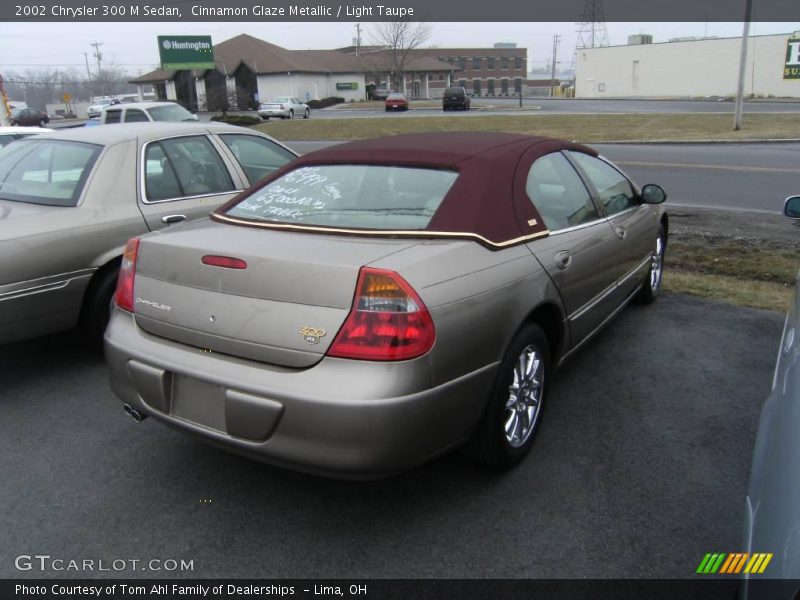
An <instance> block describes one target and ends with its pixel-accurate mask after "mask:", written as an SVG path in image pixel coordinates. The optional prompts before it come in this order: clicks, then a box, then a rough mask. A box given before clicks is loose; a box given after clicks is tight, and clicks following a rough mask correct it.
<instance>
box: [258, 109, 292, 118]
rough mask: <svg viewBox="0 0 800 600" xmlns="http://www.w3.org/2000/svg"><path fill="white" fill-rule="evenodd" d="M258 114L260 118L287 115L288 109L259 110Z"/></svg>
mask: <svg viewBox="0 0 800 600" xmlns="http://www.w3.org/2000/svg"><path fill="white" fill-rule="evenodd" d="M258 116H259V117H261V118H262V119H263V118H265V117H288V116H289V109H286V110H259V111H258Z"/></svg>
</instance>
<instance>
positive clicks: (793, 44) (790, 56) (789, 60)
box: [783, 34, 800, 79]
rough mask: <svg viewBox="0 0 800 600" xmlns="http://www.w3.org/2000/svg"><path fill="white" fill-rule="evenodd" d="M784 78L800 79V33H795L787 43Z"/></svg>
mask: <svg viewBox="0 0 800 600" xmlns="http://www.w3.org/2000/svg"><path fill="white" fill-rule="evenodd" d="M783 78H784V79H800V35H797V34H794V35H793V36H792V37H790V38H789V41H788V42H787V43H786V62H785V63H784V65H783Z"/></svg>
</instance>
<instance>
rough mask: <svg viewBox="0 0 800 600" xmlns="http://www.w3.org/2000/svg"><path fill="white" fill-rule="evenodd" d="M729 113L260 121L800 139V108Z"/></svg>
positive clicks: (326, 126)
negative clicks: (738, 125)
mask: <svg viewBox="0 0 800 600" xmlns="http://www.w3.org/2000/svg"><path fill="white" fill-rule="evenodd" d="M732 125H733V117H732V115H730V114H716V113H715V114H707V113H680V114H677V113H673V114H660V113H659V114H601V115H598V114H593V115H574V114H563V113H559V114H554V113H541V114H517V115H479V116H469V117H463V116H461V117H460V116H453V115H446V116H440V115H437V116H429V117H423V116H420V117H417V116H403V117H400V118H342V119H315V118H314V115H313V113H312V116H311V119H308V120H294V121H275V120H272V121H270V122H268V123H262V124H261V125H256V126H255V127H256V129H259V130H261V131H263V132H265V133H267V134H269V135H271V136H273V137H275V138H277V139H279V140H292V141H301V140H347V139H363V138H370V137H379V136H384V135H397V134H402V133H430V132H444V131H499V132H511V133H524V134H529V135H544V136H549V137H558V138H566V139H569V140H577V141H579V142H587V143H590V142H603V141H628V142H637V141H664V140H671V141H699V140H733V141H737V140H748V139H787V138H800V113H796V112H795V113H746V114H745V115H744V122H743V127H742V129H741V130H740V131H733V129H732Z"/></svg>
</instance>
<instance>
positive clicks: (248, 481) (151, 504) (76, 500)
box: [0, 295, 783, 578]
mask: <svg viewBox="0 0 800 600" xmlns="http://www.w3.org/2000/svg"><path fill="white" fill-rule="evenodd" d="M782 323H783V316H782V315H780V314H778V313H772V312H766V311H760V310H753V309H741V308H737V307H733V306H730V305H726V304H719V303H713V302H709V301H704V300H699V299H695V298H691V297H687V296H680V295H666V296H664V297H662V298H661V299H660V300H659V301H658V302H657V303H656V304H654V305H653V306H650V307H640V306H631V307H628V308H626V309H625V310H624V311H623V312H622V313H621V314H620V315H619V317H617V319H616V320H615V321H614V322H613V323H612V324H611V325H610V327H608V328H607V329H606V330H605V331H604V332H602V333H601V334H600V335H599V336H598V337H597V338H595V339H594V340H593V341H592V342H590V343H589V344H588V345H587V346H586V347H585V348H584V349H583V350H582V351H581V352H580V353H579V354H578V355H577V356H576V357H575V358H574V359H573V360H572V361H571V362H569V363H568V364H567V365H566V366H565V367H564V369H563V370H562V371H561V372H560V374H559V378H558V381H557V383H556V384H555V385H554V386H553V388H552V389H551V395H550V398H549V405H548V407H547V412H546V414H545V421H544V422H543V425H542V429H541V432H540V436H539V438H538V439H537V441H536V444H535V445H534V449H533V453H532V454H531V456H530V457H529V458H528V459H527V460H526V461H525V462H524V463H523V464H522V465H520V466H519V467H518V468H517V469H516V470H514V471H512V472H509V473H506V474H502V475H498V474H494V473H490V472H487V471H484V470H482V469H481V468H479V467H477V466H475V465H473V464H472V463H470V462H469V461H468V460H467V459H466V458H464V457H462V456H461V455H459V454H454V455H450V456H447V457H444V458H442V459H440V460H437V461H435V462H433V463H431V464H428V465H425V466H423V467H421V468H418V469H416V470H414V471H411V472H409V473H406V474H403V475H400V476H398V477H394V478H391V479H387V480H383V481H378V482H370V483H350V482H339V481H331V480H326V479H320V478H315V477H310V476H305V475H300V474H296V473H292V472H289V471H284V470H280V469H277V468H273V467H269V466H266V465H262V464H260V463H256V462H252V461H250V460H247V459H244V458H241V457H239V456H235V455H232V454H228V453H225V452H223V451H221V450H217V449H215V448H211V447H209V446H206V445H204V444H202V443H201V442H199V441H196V440H194V439H191V438H189V437H186V436H183V435H180V434H177V433H175V432H173V431H171V430H169V429H167V428H165V427H163V426H162V425H160V424H159V423H157V422H155V421H154V420H152V419H149V420H147V421H145V422H143V423H141V424H136V423H134V422H133V421H132V420H131V419H130V418H129V417H128V416H127V415H126V414H125V413H124V411H123V410H122V406H121V404H120V403H119V402H118V401H117V400H116V398H115V397H113V395H112V393H111V392H110V389H109V386H108V382H107V379H106V375H105V368H104V364H103V361H102V358H101V357H100V356H98V355H97V354H93V353H92V352H91V351H89V350H87V349H84V348H83V347H82V346H81V345H80V344H79V342H78V340H77V338H76V336H75V334H72V333H70V334H64V335H58V336H52V337H48V338H42V339H39V340H33V341H29V342H22V343H17V344H13V345H8V346H3V347H0V412H2V415H3V418H2V419H0V480H2V482H3V483H2V485H1V486H0V506H3V507H4V509H3V510H2V511H0V531H2V532H3V534H2V539H3V544H2V547H1V548H0V578H7V577H42V576H44V577H86V576H89V577H98V576H106V575H109V576H122V577H137V576H142V577H160V576H171V577H175V576H178V577H180V576H187V577H199V578H211V577H266V578H273V577H303V578H306V577H323V578H325V577H373V578H390V577H398V578H418V577H442V578H461V577H467V578H523V577H524V578H543V577H575V578H605V577H611V578H629V577H630V578H637V577H659V578H683V577H690V576H692V574H693V573H694V570H695V569H696V567H697V564H698V563H699V561H700V560H701V559H702V557H703V555H704V554H705V553H706V552H711V551H730V552H733V551H738V550H741V549H742V547H741V546H742V542H741V525H742V516H743V508H744V496H745V490H746V482H747V476H748V472H749V467H750V456H751V451H752V445H753V441H754V437H755V430H756V425H757V421H758V414H759V410H760V407H761V404H762V402H763V400H764V398H765V397H766V395H767V393H768V390H769V386H770V382H771V376H772V367H773V364H774V360H775V353H776V351H777V350H776V349H777V345H778V341H779V338H780V330H781V326H782ZM37 553H38V554H48V555H50V556H52V557H54V558H55V557H58V558H62V559H65V560H72V559H76V560H81V559H94V560H99V559H102V560H106V561H111V560H114V559H126V560H132V559H137V560H143V561H146V560H150V559H162V560H164V559H176V560H181V559H184V560H193V565H194V570H193V571H192V572H187V573H181V572H170V573H165V572H163V571H162V572H152V571H151V572H147V573H139V572H137V571H123V572H117V573H98V572H94V573H92V572H89V573H86V572H83V573H80V572H79V573H75V572H66V571H60V572H55V571H45V572H44V573H42V572H39V571H37V570H32V571H24V572H20V571H18V570H17V569H16V568H15V566H14V557H16V556H17V555H20V554H37Z"/></svg>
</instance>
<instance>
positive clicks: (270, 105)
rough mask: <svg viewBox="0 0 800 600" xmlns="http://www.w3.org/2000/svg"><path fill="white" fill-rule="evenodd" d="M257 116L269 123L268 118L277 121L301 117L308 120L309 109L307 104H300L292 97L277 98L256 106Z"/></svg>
mask: <svg viewBox="0 0 800 600" xmlns="http://www.w3.org/2000/svg"><path fill="white" fill-rule="evenodd" d="M258 116H259V117H261V118H262V119H264V120H265V121H269V118H270V117H273V118H278V119H294V118H295V117H303V118H304V119H308V118H309V117H310V116H311V109H310V108H309V107H308V104H305V103H303V102H300V100H298V99H297V98H295V97H294V96H277V97H276V98H273V99H272V100H270V101H269V102H262V103H261V104H259V105H258Z"/></svg>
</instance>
